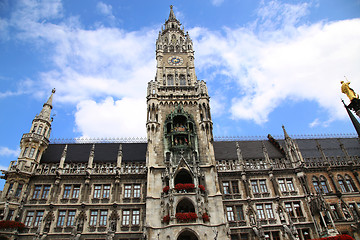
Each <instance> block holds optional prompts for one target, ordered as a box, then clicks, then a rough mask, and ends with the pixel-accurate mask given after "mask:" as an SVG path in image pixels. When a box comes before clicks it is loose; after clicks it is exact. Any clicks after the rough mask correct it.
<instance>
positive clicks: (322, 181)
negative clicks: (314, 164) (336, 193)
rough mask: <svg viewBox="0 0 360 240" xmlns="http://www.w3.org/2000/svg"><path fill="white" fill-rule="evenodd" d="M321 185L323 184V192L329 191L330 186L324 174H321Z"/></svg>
mask: <svg viewBox="0 0 360 240" xmlns="http://www.w3.org/2000/svg"><path fill="white" fill-rule="evenodd" d="M320 185H321V190H322V192H323V193H325V194H327V193H329V187H328V185H327V181H326V178H325V177H324V176H320Z"/></svg>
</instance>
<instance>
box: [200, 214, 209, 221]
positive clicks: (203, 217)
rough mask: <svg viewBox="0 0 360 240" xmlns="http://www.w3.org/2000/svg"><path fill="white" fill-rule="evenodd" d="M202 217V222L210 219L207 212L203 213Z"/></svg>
mask: <svg viewBox="0 0 360 240" xmlns="http://www.w3.org/2000/svg"><path fill="white" fill-rule="evenodd" d="M202 219H203V220H204V222H209V221H210V218H209V215H208V214H207V213H203V215H202Z"/></svg>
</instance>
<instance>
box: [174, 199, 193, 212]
mask: <svg viewBox="0 0 360 240" xmlns="http://www.w3.org/2000/svg"><path fill="white" fill-rule="evenodd" d="M188 212H195V207H194V204H193V203H192V202H191V201H190V200H189V199H187V198H184V199H183V200H181V201H180V202H179V203H178V205H177V206H176V213H188Z"/></svg>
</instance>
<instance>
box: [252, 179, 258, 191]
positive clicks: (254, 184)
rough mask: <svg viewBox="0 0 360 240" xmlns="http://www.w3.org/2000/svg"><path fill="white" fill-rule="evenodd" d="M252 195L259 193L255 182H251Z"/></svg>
mask: <svg viewBox="0 0 360 240" xmlns="http://www.w3.org/2000/svg"><path fill="white" fill-rule="evenodd" d="M251 186H252V190H253V193H259V186H258V182H257V180H251Z"/></svg>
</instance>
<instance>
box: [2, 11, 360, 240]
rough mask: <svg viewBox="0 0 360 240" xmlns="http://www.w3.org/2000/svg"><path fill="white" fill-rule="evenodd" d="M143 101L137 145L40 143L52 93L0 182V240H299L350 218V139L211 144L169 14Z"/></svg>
mask: <svg viewBox="0 0 360 240" xmlns="http://www.w3.org/2000/svg"><path fill="white" fill-rule="evenodd" d="M156 59H157V69H156V77H155V80H152V81H150V82H149V84H148V90H147V123H146V131H147V141H146V142H132V143H130V142H116V143H115V142H114V143H83V144H81V143H68V144H66V143H62V144H56V143H49V136H50V131H51V122H52V119H51V118H50V112H51V109H52V99H53V94H54V92H55V91H53V93H52V94H51V96H50V98H49V99H48V101H47V102H46V103H45V104H44V106H43V109H42V110H41V112H40V114H39V115H37V116H36V117H35V118H34V120H33V123H32V126H31V129H30V131H29V133H26V134H24V135H23V137H22V139H21V142H20V147H21V153H20V156H19V158H18V160H17V161H13V162H11V164H10V166H9V168H8V170H7V171H3V174H4V176H3V177H4V178H5V179H6V183H5V186H4V190H3V192H2V194H1V199H0V214H1V217H2V218H3V220H14V221H18V222H22V223H24V224H25V228H24V229H16V228H14V227H12V228H11V227H9V228H2V229H0V234H1V235H0V239H93V240H94V239H104V240H105V239H151V240H155V239H166V240H185V239H188V240H200V239H201V240H205V239H219V240H220V239H221V240H223V239H232V240H236V239H242V240H244V239H251V240H258V239H262V240H264V239H266V240H279V239H282V240H285V239H291V240H304V239H311V238H316V237H321V236H333V235H336V234H339V233H348V234H350V235H352V236H354V237H355V238H356V239H360V236H359V235H358V232H359V229H360V226H359V216H360V194H359V189H360V179H359V176H358V174H359V172H360V159H359V155H360V144H359V140H358V139H356V138H322V139H296V140H295V139H292V138H290V137H289V135H288V134H287V133H286V131H285V128H284V139H283V140H275V139H274V138H272V137H271V136H270V135H269V136H268V140H263V141H214V139H213V135H212V126H213V125H212V120H211V112H210V107H209V95H208V91H207V88H206V84H205V82H204V81H200V80H198V79H197V78H196V74H195V66H194V51H193V46H192V41H191V38H190V36H189V34H188V33H186V32H184V29H183V28H182V27H181V23H180V22H179V21H178V20H177V19H176V17H175V15H174V13H173V10H172V9H171V10H170V15H169V18H168V20H166V22H165V25H164V28H162V30H161V31H160V32H159V36H158V39H157V41H156Z"/></svg>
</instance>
